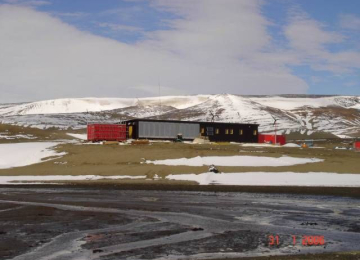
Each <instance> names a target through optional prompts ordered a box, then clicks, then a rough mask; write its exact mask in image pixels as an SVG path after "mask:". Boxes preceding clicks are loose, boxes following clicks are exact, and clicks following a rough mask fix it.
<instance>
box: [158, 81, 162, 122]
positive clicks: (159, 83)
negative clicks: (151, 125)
mask: <svg viewBox="0 0 360 260" xmlns="http://www.w3.org/2000/svg"><path fill="white" fill-rule="evenodd" d="M158 85H159V104H160V111H159V116H158V119H160V115H161V112H162V109H161V91H160V80H158Z"/></svg>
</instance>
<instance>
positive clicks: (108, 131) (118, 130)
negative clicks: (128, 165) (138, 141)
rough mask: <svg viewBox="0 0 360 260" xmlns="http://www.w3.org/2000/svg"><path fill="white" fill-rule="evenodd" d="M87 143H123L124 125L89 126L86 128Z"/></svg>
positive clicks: (124, 135)
mask: <svg viewBox="0 0 360 260" xmlns="http://www.w3.org/2000/svg"><path fill="white" fill-rule="evenodd" d="M87 139H88V141H92V142H98V141H125V140H126V125H114V124H91V125H88V126H87Z"/></svg>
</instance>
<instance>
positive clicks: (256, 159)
mask: <svg viewBox="0 0 360 260" xmlns="http://www.w3.org/2000/svg"><path fill="white" fill-rule="evenodd" d="M322 161H323V160H322V159H317V158H294V157H288V156H282V157H279V158H275V157H260V156H240V155H237V156H207V157H200V156H197V157H193V158H180V159H167V160H156V161H150V160H147V161H146V163H148V164H156V165H170V166H179V165H185V166H204V165H211V164H214V165H216V166H253V167H260V166H271V167H276V166H290V165H297V164H305V163H316V162H322Z"/></svg>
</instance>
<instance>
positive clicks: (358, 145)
mask: <svg viewBox="0 0 360 260" xmlns="http://www.w3.org/2000/svg"><path fill="white" fill-rule="evenodd" d="M354 148H355V150H360V141H356V142H355V143H354Z"/></svg>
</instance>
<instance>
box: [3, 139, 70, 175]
mask: <svg viewBox="0 0 360 260" xmlns="http://www.w3.org/2000/svg"><path fill="white" fill-rule="evenodd" d="M57 144H58V143H55V142H29V143H11V144H0V169H7V168H13V167H20V166H26V165H30V164H35V163H39V162H42V161H43V159H45V158H46V157H50V156H62V155H65V153H57V152H56V151H54V150H51V149H50V148H51V147H53V146H56V145H57Z"/></svg>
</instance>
